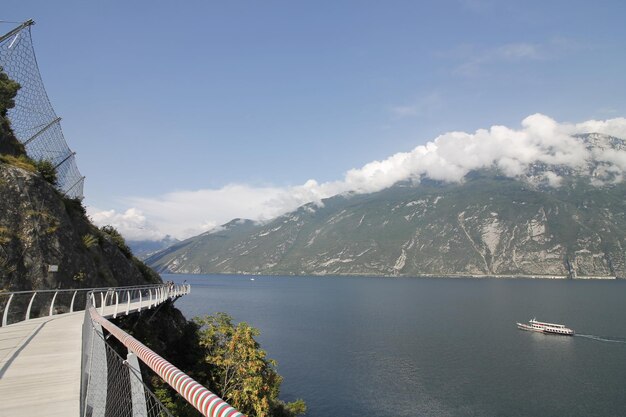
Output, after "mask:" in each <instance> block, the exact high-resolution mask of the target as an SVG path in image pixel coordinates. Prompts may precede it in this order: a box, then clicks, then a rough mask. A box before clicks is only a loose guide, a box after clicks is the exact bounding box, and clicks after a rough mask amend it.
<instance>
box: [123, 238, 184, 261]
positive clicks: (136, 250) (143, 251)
mask: <svg viewBox="0 0 626 417" xmlns="http://www.w3.org/2000/svg"><path fill="white" fill-rule="evenodd" d="M178 242H180V240H178V239H176V238H174V237H172V236H170V235H167V236H165V237H164V238H163V239H161V240H127V241H126V243H127V244H128V247H129V248H130V249H131V251H132V252H133V254H134V255H135V256H136V257H137V258H139V259H146V258H148V257H150V256H151V255H153V254H155V253H157V252H159V251H162V250H163V249H167V248H169V247H170V246H172V245H174V244H176V243H178Z"/></svg>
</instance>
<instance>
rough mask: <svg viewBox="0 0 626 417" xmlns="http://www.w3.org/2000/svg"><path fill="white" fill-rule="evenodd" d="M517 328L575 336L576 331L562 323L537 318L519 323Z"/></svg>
mask: <svg viewBox="0 0 626 417" xmlns="http://www.w3.org/2000/svg"><path fill="white" fill-rule="evenodd" d="M517 328H518V329H521V330H528V331H531V332H539V333H545V334H557V335H562V336H574V331H573V330H572V329H569V328H567V327H565V326H564V325H562V324H556V323H544V322H542V321H537V319H532V320H529V321H528V324H524V323H517Z"/></svg>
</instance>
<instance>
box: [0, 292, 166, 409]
mask: <svg viewBox="0 0 626 417" xmlns="http://www.w3.org/2000/svg"><path fill="white" fill-rule="evenodd" d="M143 304H144V306H145V305H146V301H145V300H144V303H143ZM138 307H139V302H134V303H131V311H132V312H136V311H137V309H138ZM153 308H154V307H153ZM144 309H145V308H144ZM119 310H120V311H118V316H120V315H124V313H125V311H126V304H123V305H120V307H119ZM114 311H115V307H114V306H107V307H105V311H104V314H103V316H104V317H112V316H113V313H114ZM98 312H100V309H98ZM84 317H85V312H84V311H78V312H75V313H68V314H61V315H58V316H52V317H43V318H39V319H33V320H29V321H23V322H20V323H16V324H12V325H9V326H6V327H0V417H38V416H46V417H56V416H59V417H80V410H79V408H80V406H79V404H80V380H81V369H80V367H81V349H82V326H83V319H84Z"/></svg>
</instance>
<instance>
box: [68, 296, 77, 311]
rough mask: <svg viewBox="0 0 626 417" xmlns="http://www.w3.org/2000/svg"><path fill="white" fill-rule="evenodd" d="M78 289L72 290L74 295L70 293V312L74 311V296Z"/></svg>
mask: <svg viewBox="0 0 626 417" xmlns="http://www.w3.org/2000/svg"><path fill="white" fill-rule="evenodd" d="M77 293H78V291H74V295H72V302H71V303H70V313H73V312H74V298H76V294H77Z"/></svg>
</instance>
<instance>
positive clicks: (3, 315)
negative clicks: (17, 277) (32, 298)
mask: <svg viewBox="0 0 626 417" xmlns="http://www.w3.org/2000/svg"><path fill="white" fill-rule="evenodd" d="M11 300H13V293H11V295H9V301H7V305H6V307H5V308H4V313H3V314H2V327H4V326H6V325H7V319H8V318H9V306H10V305H11Z"/></svg>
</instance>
